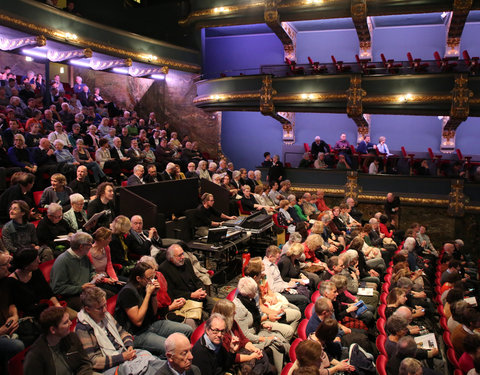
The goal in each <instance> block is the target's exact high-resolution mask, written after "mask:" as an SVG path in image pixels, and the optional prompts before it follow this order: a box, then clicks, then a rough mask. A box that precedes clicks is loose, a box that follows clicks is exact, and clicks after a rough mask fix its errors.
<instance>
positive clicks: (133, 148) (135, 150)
mask: <svg viewBox="0 0 480 375" xmlns="http://www.w3.org/2000/svg"><path fill="white" fill-rule="evenodd" d="M127 156H128V157H129V158H130V160H133V161H134V162H135V163H142V162H143V160H144V159H145V153H144V152H143V151H142V150H141V149H140V147H138V140H137V139H136V138H134V139H132V141H131V142H130V148H129V149H128V150H127Z"/></svg>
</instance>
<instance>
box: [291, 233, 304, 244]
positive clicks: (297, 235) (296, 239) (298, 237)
mask: <svg viewBox="0 0 480 375" xmlns="http://www.w3.org/2000/svg"><path fill="white" fill-rule="evenodd" d="M288 242H290V243H299V242H302V235H301V234H300V233H298V232H293V233H292V234H291V235H290V238H289V239H288Z"/></svg>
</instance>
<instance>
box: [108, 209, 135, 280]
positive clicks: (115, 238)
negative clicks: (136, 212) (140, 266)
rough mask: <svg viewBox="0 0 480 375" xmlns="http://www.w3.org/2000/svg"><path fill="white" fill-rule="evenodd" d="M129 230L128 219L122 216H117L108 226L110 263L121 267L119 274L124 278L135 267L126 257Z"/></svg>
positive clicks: (129, 223)
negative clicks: (109, 232) (110, 236)
mask: <svg viewBox="0 0 480 375" xmlns="http://www.w3.org/2000/svg"><path fill="white" fill-rule="evenodd" d="M131 228H132V223H131V222H130V219H129V218H128V217H126V216H123V215H118V216H117V217H116V218H115V219H114V220H113V222H112V224H110V229H111V230H112V240H111V241H110V251H111V254H112V263H114V264H120V265H121V266H122V268H121V270H120V271H119V272H120V274H121V275H124V276H127V275H128V274H129V273H130V271H131V269H132V268H133V267H134V266H135V262H134V261H133V260H132V259H130V258H129V257H128V250H129V245H130V241H129V237H127V235H128V234H129V232H130V229H131Z"/></svg>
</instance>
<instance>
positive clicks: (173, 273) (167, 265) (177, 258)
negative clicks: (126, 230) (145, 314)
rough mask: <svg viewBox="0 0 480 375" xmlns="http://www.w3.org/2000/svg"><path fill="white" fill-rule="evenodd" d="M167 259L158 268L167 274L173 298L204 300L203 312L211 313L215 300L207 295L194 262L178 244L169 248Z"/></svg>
mask: <svg viewBox="0 0 480 375" xmlns="http://www.w3.org/2000/svg"><path fill="white" fill-rule="evenodd" d="M166 257H167V259H166V260H165V261H164V262H163V263H162V264H160V266H159V267H158V270H159V271H160V272H161V273H162V274H163V276H165V279H166V280H167V284H168V295H169V296H170V298H171V299H172V300H175V299H177V298H185V299H186V300H189V299H191V300H195V301H202V302H203V313H204V314H205V312H208V313H210V312H211V311H212V309H213V305H214V304H215V301H214V300H213V299H212V298H210V297H209V296H208V295H207V292H206V291H205V289H204V285H203V283H202V282H201V281H200V279H199V278H198V277H197V276H196V275H195V271H194V270H193V266H192V263H191V262H190V260H189V259H185V253H184V251H183V249H182V247H181V246H180V245H178V244H173V245H171V246H170V247H169V248H168V249H167V253H166Z"/></svg>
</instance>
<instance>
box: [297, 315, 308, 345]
mask: <svg viewBox="0 0 480 375" xmlns="http://www.w3.org/2000/svg"><path fill="white" fill-rule="evenodd" d="M307 324H308V319H303V320H302V321H301V322H300V324H299V325H298V328H297V332H298V337H299V338H300V339H302V340H306V339H307V331H306V330H307Z"/></svg>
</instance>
